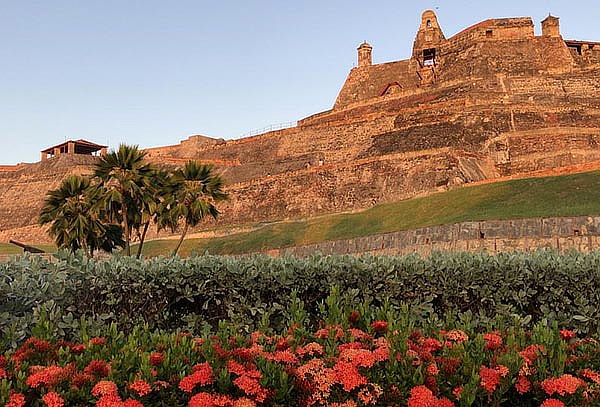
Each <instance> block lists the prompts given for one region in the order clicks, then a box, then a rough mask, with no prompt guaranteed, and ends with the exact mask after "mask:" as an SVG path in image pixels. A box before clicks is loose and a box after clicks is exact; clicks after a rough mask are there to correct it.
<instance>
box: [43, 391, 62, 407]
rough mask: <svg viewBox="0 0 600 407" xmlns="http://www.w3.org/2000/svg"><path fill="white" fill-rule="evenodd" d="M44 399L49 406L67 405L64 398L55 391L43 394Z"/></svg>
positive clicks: (59, 406) (60, 406)
mask: <svg viewBox="0 0 600 407" xmlns="http://www.w3.org/2000/svg"><path fill="white" fill-rule="evenodd" d="M42 401H43V402H44V404H46V406H47V407H63V406H64V405H65V401H64V400H63V398H62V397H60V395H59V394H58V393H56V392H54V391H51V392H50V393H46V394H44V395H43V396H42Z"/></svg>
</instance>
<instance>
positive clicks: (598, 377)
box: [579, 369, 600, 385]
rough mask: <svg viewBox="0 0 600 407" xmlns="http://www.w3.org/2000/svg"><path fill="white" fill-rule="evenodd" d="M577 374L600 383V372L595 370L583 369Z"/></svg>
mask: <svg viewBox="0 0 600 407" xmlns="http://www.w3.org/2000/svg"><path fill="white" fill-rule="evenodd" d="M579 374H580V375H581V376H583V377H585V378H586V379H589V380H591V381H593V382H594V383H596V384H598V385H600V373H598V372H595V371H593V370H591V369H583V370H582V371H581V372H579Z"/></svg>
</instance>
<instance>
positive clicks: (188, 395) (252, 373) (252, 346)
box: [0, 321, 600, 407]
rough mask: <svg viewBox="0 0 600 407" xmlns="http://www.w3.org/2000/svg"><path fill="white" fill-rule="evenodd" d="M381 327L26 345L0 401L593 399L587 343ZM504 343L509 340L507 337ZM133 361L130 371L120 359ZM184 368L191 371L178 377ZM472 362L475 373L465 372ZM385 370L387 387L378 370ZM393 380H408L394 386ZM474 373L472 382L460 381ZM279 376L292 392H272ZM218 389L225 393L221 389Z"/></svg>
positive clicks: (4, 361)
mask: <svg viewBox="0 0 600 407" xmlns="http://www.w3.org/2000/svg"><path fill="white" fill-rule="evenodd" d="M378 323H381V324H379V327H378ZM384 323H385V321H376V322H375V323H374V324H373V325H372V326H371V327H370V329H367V332H365V331H363V330H361V329H358V328H357V327H356V326H355V327H352V328H348V329H344V328H342V327H341V326H325V327H323V328H322V329H320V330H319V331H317V332H316V333H315V334H309V333H306V331H304V330H303V329H300V328H298V327H294V326H293V327H291V328H290V329H289V330H287V331H286V332H285V333H284V335H282V336H268V335H265V334H263V333H253V334H252V335H251V336H249V337H243V336H242V335H232V336H229V337H227V336H224V335H219V336H213V337H209V338H205V339H202V340H200V339H195V338H192V337H190V336H189V335H188V336H186V335H181V334H178V335H172V336H171V337H169V336H168V334H161V335H157V336H156V338H157V339H156V341H157V343H155V344H152V342H151V341H152V339H148V338H144V341H146V340H149V341H150V343H148V342H142V341H140V342H139V343H137V344H136V343H134V342H131V339H127V340H128V341H130V342H126V341H124V340H122V339H116V340H114V341H115V342H116V341H120V340H121V341H122V342H117V343H120V345H118V346H115V342H113V340H112V339H111V340H106V339H104V338H95V339H93V340H91V341H90V342H88V343H87V344H86V346H85V347H83V349H82V350H81V349H79V347H78V346H77V345H76V344H69V343H66V342H59V343H56V344H51V343H48V342H45V341H37V340H29V341H27V342H26V344H24V345H23V346H22V347H20V348H19V349H18V350H17V351H16V352H14V353H13V355H12V356H10V357H9V358H6V357H0V378H1V379H5V380H8V383H9V387H8V388H0V404H1V403H4V404H3V406H4V407H25V406H26V405H40V406H42V405H43V406H45V407H65V406H67V405H71V404H74V405H75V404H77V403H80V402H81V400H85V399H86V398H89V395H90V392H91V395H92V396H93V397H94V398H95V399H96V407H144V405H143V404H142V402H141V401H138V400H134V399H127V400H124V399H123V398H122V395H125V394H133V395H134V397H135V398H143V399H142V400H144V403H145V404H146V405H147V406H148V407H149V406H150V405H152V406H153V405H158V404H160V403H163V404H164V403H167V404H168V405H174V404H175V405H184V404H185V403H188V407H200V406H202V407H212V406H214V407H256V406H257V405H274V404H277V403H279V404H281V403H282V402H280V401H279V399H277V401H276V398H275V396H276V395H277V397H281V394H282V393H283V394H287V395H288V396H284V397H294V400H289V399H287V400H286V401H285V402H284V403H283V405H288V404H285V403H289V404H290V405H298V406H301V407H316V406H330V407H357V406H375V405H385V406H396V407H397V406H407V405H408V407H452V406H453V405H454V404H453V402H454V403H458V401H461V398H462V399H463V400H462V401H461V402H464V398H465V394H466V395H468V396H469V399H470V397H472V396H473V392H476V393H477V394H476V395H475V396H476V397H477V398H478V399H479V400H485V399H488V400H500V399H505V398H506V397H508V401H507V402H509V403H514V402H516V401H518V399H515V398H516V397H518V395H525V394H527V396H525V397H526V400H531V401H534V400H536V402H535V405H538V406H539V404H540V403H541V402H542V400H543V399H544V398H546V397H550V398H549V399H547V400H545V401H544V402H543V404H542V406H543V407H564V404H563V403H562V402H561V401H560V400H558V397H562V396H567V397H568V398H567V400H568V401H569V405H590V406H591V405H595V404H594V403H595V402H596V401H597V400H598V399H599V396H600V392H599V391H598V389H599V388H598V386H600V374H598V373H597V371H598V369H597V368H598V358H597V356H596V354H598V353H600V344H599V343H598V342H596V341H595V340H593V339H589V340H586V339H582V340H578V341H572V340H570V342H568V343H567V342H560V341H556V337H554V336H553V337H550V335H551V331H548V333H547V335H548V342H547V344H548V345H550V346H552V347H554V346H560V347H561V349H563V350H564V351H565V352H566V355H567V359H566V360H567V361H568V362H566V363H563V362H564V360H565V359H557V357H556V355H557V353H556V352H546V350H545V348H544V346H542V345H541V344H535V343H534V344H531V345H529V346H526V347H524V348H523V349H520V348H517V346H518V345H516V344H520V343H523V342H526V341H528V340H531V339H530V338H532V336H528V335H527V334H524V335H523V334H522V333H518V332H517V333H516V334H515V333H512V332H511V333H509V332H502V333H500V332H491V333H486V334H484V335H483V341H481V337H478V339H477V340H475V341H472V342H469V341H470V339H469V335H467V334H466V333H465V332H463V331H460V330H451V331H447V332H445V331H440V332H439V333H437V334H435V335H424V334H423V333H422V332H419V331H416V330H415V331H413V332H411V333H410V335H409V333H408V332H402V333H399V332H396V331H394V332H390V330H389V327H388V326H387V324H386V323H385V325H384ZM384 327H385V329H384ZM384 332H385V334H382V333H384ZM517 335H518V336H517ZM567 336H568V335H567ZM561 337H562V338H565V334H564V333H563V334H562V335H561ZM503 338H511V340H507V344H505V343H503ZM512 338H515V339H517V340H513V339H512ZM571 339H573V338H571ZM543 340H544V339H543V337H542V340H541V342H542V343H544V344H546V342H543ZM529 343H531V342H529ZM508 345H510V346H508ZM471 349H475V350H476V352H477V358H480V357H483V358H484V360H485V362H484V363H485V364H484V365H482V366H476V367H474V366H473V365H472V363H473V362H472V360H473V358H469V357H465V356H468V355H466V354H465V352H468V351H470V350H471ZM484 350H485V352H484ZM121 353H123V354H125V356H123V357H121V356H120V355H121ZM15 354H17V355H18V357H16V358H15ZM560 354H564V353H560ZM67 355H68V357H67V358H65V359H63V357H64V356H67ZM165 355H168V358H167V357H166V356H165ZM140 356H141V357H140ZM540 359H542V360H540ZM475 360H477V359H475ZM131 361H135V363H139V366H128V365H126V363H131ZM167 361H168V363H167ZM557 362H558V363H563V365H561V366H562V368H564V369H565V370H564V371H566V372H569V373H568V374H565V375H563V376H561V377H557V378H549V379H546V380H542V379H543V378H544V375H547V369H546V368H545V366H548V364H549V363H552V364H555V363H557ZM500 363H503V364H506V365H507V366H511V368H512V369H513V371H512V372H509V369H508V368H507V367H506V366H504V365H503V364H500ZM192 365H193V367H192V368H191V369H190V371H189V373H188V372H186V373H187V374H178V372H180V371H186V370H185V369H189V366H192ZM29 366H30V367H29ZM111 366H112V367H111ZM474 368H475V369H477V370H478V371H479V377H478V378H477V377H471V372H472V371H473V369H474ZM136 372H137V373H136ZM388 372H389V373H390V374H391V375H392V376H390V377H391V378H392V379H391V380H396V382H394V381H390V379H388V378H387V377H386V376H385V375H387V374H388ZM407 373H408V375H407ZM509 374H510V375H509ZM182 376H183V377H182ZM107 377H111V378H112V379H113V380H110V381H109V380H106V378H107ZM398 377H408V378H409V379H408V380H412V383H410V385H409V386H407V385H406V384H405V383H398V382H397V378H398ZM411 377H412V378H411ZM142 378H143V379H142ZM418 378H421V379H418ZM284 379H285V381H283V380H284ZM415 379H416V380H419V381H415ZM474 379H475V380H478V381H479V385H480V386H479V387H475V388H474V387H473V386H472V385H471V384H468V385H467V384H465V383H472V380H474ZM17 383H18V384H17ZM280 383H286V385H287V386H290V387H289V388H287V389H285V390H286V391H285V392H281V391H278V390H280V389H278V388H277V386H278V385H279V384H280ZM511 383H514V384H512V385H511ZM463 385H464V388H463ZM17 389H18V390H19V391H20V392H16V391H15V390H17ZM90 389H91V390H90ZM119 389H121V390H122V392H123V393H120V391H119ZM225 389H227V390H228V391H231V392H232V393H231V394H219V393H220V392H222V393H224V392H225V391H227V390H225ZM406 389H410V394H407V390H406ZM224 390H225V391H224ZM542 391H543V392H542ZM3 392H4V393H3ZM465 392H466V393H465ZM289 395H293V396H289ZM296 397H297V398H296ZM451 400H452V401H451ZM511 405H512V404H511Z"/></svg>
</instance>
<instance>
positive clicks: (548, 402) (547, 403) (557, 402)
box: [540, 399, 566, 407]
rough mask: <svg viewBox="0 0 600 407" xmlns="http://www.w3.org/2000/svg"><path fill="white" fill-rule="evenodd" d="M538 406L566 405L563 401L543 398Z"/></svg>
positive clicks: (562, 406) (556, 406)
mask: <svg viewBox="0 0 600 407" xmlns="http://www.w3.org/2000/svg"><path fill="white" fill-rule="evenodd" d="M540 407H566V406H565V403H563V402H562V401H560V400H557V399H548V400H545V401H544V402H543V403H542V405H541V406H540Z"/></svg>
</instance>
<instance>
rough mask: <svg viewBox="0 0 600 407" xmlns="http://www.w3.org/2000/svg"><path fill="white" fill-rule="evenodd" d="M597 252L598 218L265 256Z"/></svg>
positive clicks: (438, 231)
mask: <svg viewBox="0 0 600 407" xmlns="http://www.w3.org/2000/svg"><path fill="white" fill-rule="evenodd" d="M538 248H548V249H556V250H559V251H569V250H580V251H583V252H588V251H592V250H599V249H600V217H599V216H577V217H565V218H536V219H516V220H490V221H481V222H462V223H457V224H454V225H442V226H431V227H426V228H422V229H416V230H407V231H401V232H393V233H387V234H382V235H374V236H367V237H358V238H353V239H344V240H336V241H328V242H323V243H317V244H312V245H306V246H298V247H290V248H285V249H279V250H271V251H269V252H268V254H270V255H274V256H279V255H282V254H284V253H285V254H293V255H296V256H308V255H311V254H313V253H316V252H320V253H322V254H325V255H330V254H366V253H371V254H387V255H397V254H409V253H418V254H421V255H430V254H431V253H432V252H433V251H436V250H447V251H486V252H489V253H499V252H511V251H533V250H537V249H538Z"/></svg>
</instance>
